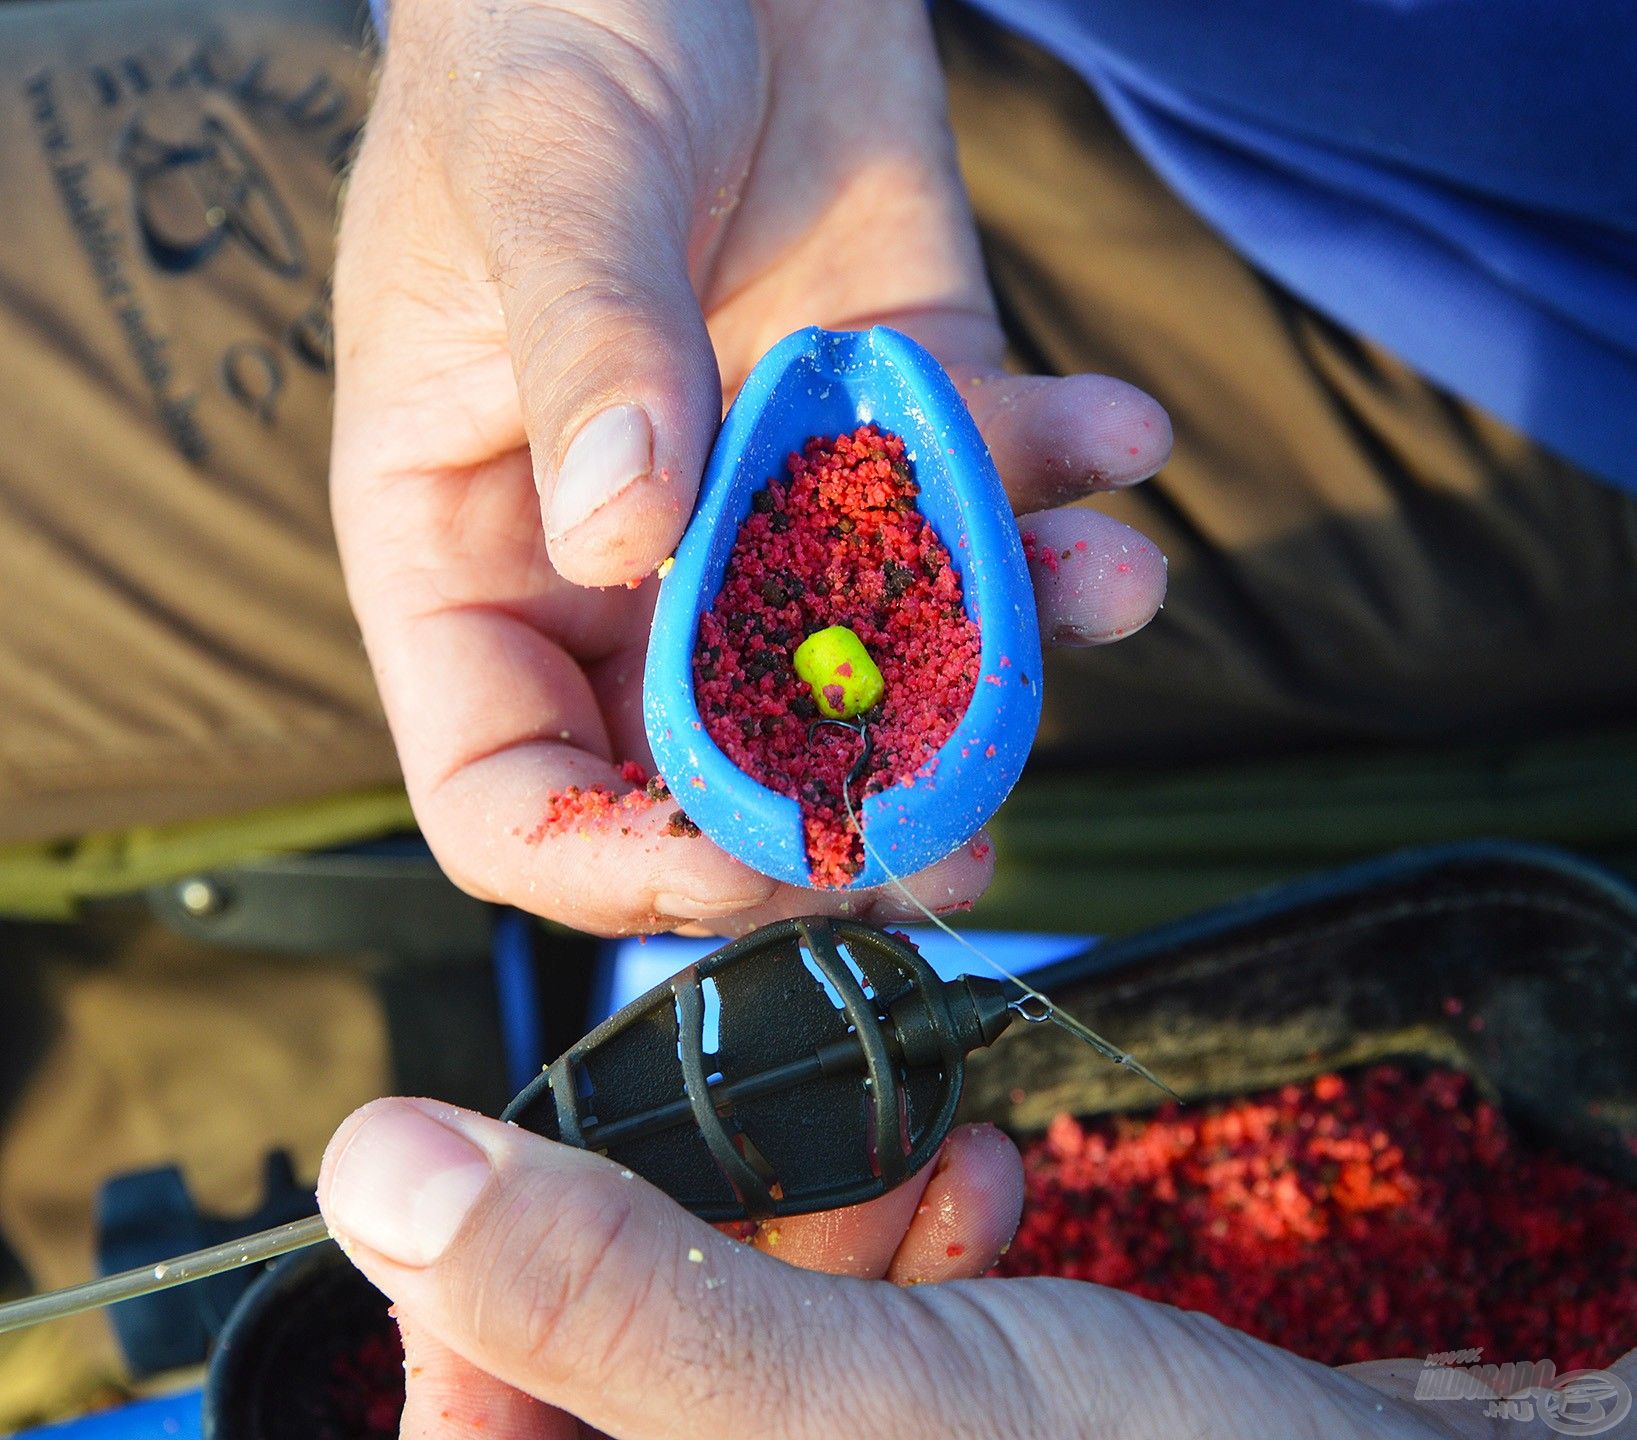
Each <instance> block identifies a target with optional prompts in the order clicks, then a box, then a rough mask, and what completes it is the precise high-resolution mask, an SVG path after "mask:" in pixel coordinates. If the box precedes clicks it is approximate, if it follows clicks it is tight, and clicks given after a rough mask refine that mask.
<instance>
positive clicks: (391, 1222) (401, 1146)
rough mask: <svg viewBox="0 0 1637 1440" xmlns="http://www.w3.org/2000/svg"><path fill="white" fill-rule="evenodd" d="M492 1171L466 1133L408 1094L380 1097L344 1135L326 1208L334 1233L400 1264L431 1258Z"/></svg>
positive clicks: (421, 1262)
mask: <svg viewBox="0 0 1637 1440" xmlns="http://www.w3.org/2000/svg"><path fill="white" fill-rule="evenodd" d="M491 1173H492V1171H491V1170H490V1167H489V1160H488V1157H487V1156H486V1155H485V1154H484V1153H483V1152H482V1151H481V1150H479V1149H478V1148H477V1146H476V1145H474V1144H472V1142H471V1141H470V1140H468V1139H467V1138H466V1137H465V1136H464V1135H460V1134H458V1133H456V1132H455V1131H454V1130H451V1129H450V1128H449V1127H448V1126H447V1125H442V1124H440V1123H439V1122H438V1121H436V1120H434V1119H433V1118H432V1117H431V1116H430V1115H428V1114H427V1113H426V1112H425V1111H424V1110H422V1109H420V1108H419V1107H418V1106H417V1105H415V1104H414V1103H413V1102H412V1101H408V1100H388V1101H383V1102H381V1103H379V1104H376V1105H374V1106H371V1107H370V1108H369V1109H368V1110H366V1111H365V1112H364V1113H363V1115H362V1116H360V1117H359V1119H358V1121H357V1122H356V1125H355V1128H354V1130H353V1132H352V1134H351V1135H349V1136H347V1137H346V1140H345V1143H344V1145H343V1148H342V1150H341V1153H340V1154H339V1155H338V1156H337V1157H336V1160H335V1163H334V1165H333V1166H332V1167H331V1168H330V1173H329V1177H328V1182H327V1184H326V1185H325V1186H324V1190H323V1196H322V1198H323V1201H324V1213H325V1215H326V1217H327V1218H328V1219H329V1222H330V1228H331V1229H333V1230H335V1231H337V1232H339V1234H338V1237H337V1238H340V1239H344V1240H348V1241H354V1242H356V1243H357V1244H360V1245H366V1246H368V1247H369V1248H370V1249H371V1250H375V1251H378V1252H379V1253H380V1254H382V1255H384V1256H386V1258H387V1259H389V1260H396V1261H397V1262H398V1263H399V1264H400V1265H416V1266H420V1265H430V1264H432V1262H433V1261H435V1260H436V1259H437V1258H438V1257H439V1256H440V1255H442V1254H443V1252H444V1251H445V1250H446V1249H448V1248H449V1242H450V1241H451V1240H453V1239H454V1238H455V1235H456V1233H457V1232H458V1231H459V1230H460V1227H461V1226H462V1225H463V1224H464V1223H465V1221H466V1216H467V1214H468V1213H469V1212H470V1211H471V1209H472V1206H473V1205H474V1204H475V1203H476V1202H477V1198H478V1196H479V1195H481V1194H482V1193H483V1189H484V1187H485V1186H486V1185H487V1184H488V1183H489V1176H490V1174H491Z"/></svg>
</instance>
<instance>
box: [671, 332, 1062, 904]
mask: <svg viewBox="0 0 1637 1440" xmlns="http://www.w3.org/2000/svg"><path fill="white" fill-rule="evenodd" d="M872 421H873V422H874V423H875V424H877V425H879V426H880V427H881V428H882V429H883V430H886V431H889V432H891V433H893V434H896V435H900V436H902V437H903V439H904V442H905V445H906V447H907V451H908V458H909V460H910V464H911V467H912V469H913V472H914V475H915V479H916V483H917V484H918V485H919V486H920V495H919V497H918V504H919V506H920V509H921V513H922V514H923V515H924V516H925V517H926V519H927V520H928V522H929V523H930V524H931V525H932V528H933V529H934V530H935V531H936V532H937V534H938V538H939V539H940V540H942V541H943V543H944V545H945V546H946V547H947V548H948V550H949V553H950V556H951V558H952V560H953V562H954V565H955V568H956V570H958V571H959V572H960V577H961V586H962V591H963V594H964V597H965V603H966V611H967V614H968V615H970V616H971V617H972V618H973V619H974V620H975V621H977V623H978V626H979V629H980V632H981V635H982V649H981V669H980V677H979V680H978V684H977V689H976V692H975V693H974V694H973V696H972V700H971V703H970V705H969V706H968V707H967V711H966V715H965V716H964V718H963V719H962V720H961V723H960V724H959V725H958V726H957V727H956V729H955V732H954V734H953V735H951V736H950V738H949V740H948V741H947V742H946V743H945V745H944V746H943V748H942V749H941V750H939V751H938V754H937V763H936V765H933V766H929V767H926V768H927V770H928V772H929V773H927V774H925V775H923V776H920V777H917V778H916V779H915V780H914V782H913V783H912V784H911V785H908V786H903V785H894V786H892V787H890V788H889V789H887V790H884V791H881V792H879V793H877V794H874V795H871V796H869V797H868V798H867V799H866V800H865V801H864V804H863V805H862V807H861V809H860V814H859V818H860V821H861V823H862V824H863V827H864V833H865V835H866V836H867V837H868V838H869V841H870V844H871V845H872V846H873V847H874V849H875V850H877V851H879V852H880V854H881V855H882V857H883V858H884V859H885V860H886V863H887V865H888V866H890V867H891V869H892V870H893V871H894V872H896V873H897V874H899V875H906V874H909V873H910V872H912V871H915V870H919V869H921V868H923V867H924V866H927V865H930V864H932V863H933V862H934V861H936V860H939V859H942V858H943V857H944V856H945V855H948V854H949V853H950V852H951V851H953V850H955V849H956V848H957V847H958V846H960V845H962V844H964V843H965V842H966V841H967V840H969V839H970V838H971V837H972V835H973V834H974V833H975V832H976V831H977V830H978V828H979V827H980V826H981V825H982V824H983V823H984V821H985V820H987V819H988V818H989V817H990V816H991V815H992V814H994V812H995V810H996V808H997V807H998V806H999V805H1000V802H1001V801H1002V800H1004V799H1005V798H1006V795H1007V792H1008V791H1010V790H1011V788H1012V786H1013V784H1015V783H1016V781H1017V777H1018V775H1019V773H1020V772H1021V771H1022V769H1023V762H1024V761H1025V760H1026V759H1027V758H1028V754H1029V748H1030V746H1031V745H1032V744H1033V743H1034V737H1035V731H1036V730H1037V729H1038V728H1039V725H1040V690H1041V679H1040V630H1039V623H1038V621H1037V619H1036V615H1035V602H1034V590H1033V587H1032V585H1031V584H1030V581H1029V574H1028V569H1027V566H1026V563H1025V561H1024V558H1023V547H1022V543H1021V541H1020V540H1019V538H1018V531H1017V524H1016V522H1015V521H1014V520H1013V518H1012V510H1011V505H1010V503H1009V502H1008V501H1007V498H1006V492H1005V490H1004V489H1003V488H1002V486H1001V483H1000V476H999V475H998V474H997V473H996V471H995V465H994V462H993V461H992V460H991V459H990V457H989V451H988V449H987V448H986V447H985V445H984V443H983V439H982V437H981V436H980V435H979V434H978V429H977V426H976V425H975V424H974V423H973V421H972V417H971V414H970V413H969V412H968V410H967V408H966V403H965V402H964V401H963V400H962V399H961V397H960V394H959V393H958V392H957V391H956V389H955V386H954V384H953V383H952V382H951V380H950V379H949V377H948V376H947V375H946V374H945V373H944V371H943V367H942V366H940V365H939V364H938V362H937V361H936V360H934V359H933V358H932V356H931V355H929V354H928V353H927V352H926V351H925V350H923V349H922V348H921V347H920V346H919V345H917V344H916V343H915V342H914V341H913V340H911V339H909V337H908V336H905V335H900V334H899V333H898V332H897V331H895V330H888V329H886V328H884V327H880V326H877V327H876V328H875V329H873V330H849V331H829V330H819V329H809V330H800V331H797V332H796V334H794V335H791V336H789V337H788V338H786V339H784V340H782V341H780V342H779V343H778V344H777V345H775V346H774V347H773V348H772V349H771V350H770V351H768V353H767V354H766V355H765V356H763V358H762V360H761V362H760V363H759V364H758V365H757V366H756V368H755V369H754V370H753V371H751V373H750V377H749V378H748V379H747V380H746V381H745V384H744V388H743V389H742V390H741V391H740V392H739V398H738V399H737V400H736V401H734V404H733V408H732V409H731V410H729V411H728V416H727V419H726V420H725V421H724V422H723V424H722V431H721V434H720V435H719V436H718V437H717V441H716V447H715V449H714V450H713V451H712V452H711V457H710V462H709V464H708V465H707V466H706V468H705V477H704V483H703V485H702V487H701V489H700V492H699V504H698V506H697V508H696V509H695V510H694V514H693V519H692V520H691V521H690V522H689V524H688V529H687V533H686V534H685V535H684V536H683V537H682V543H681V544H680V545H679V546H678V547H677V552H676V563H675V565H674V566H673V567H672V569H671V571H670V573H669V574H668V575H667V576H666V578H665V579H664V580H663V581H662V582H661V585H660V592H659V602H658V605H657V608H656V609H655V612H654V625H653V633H652V636H651V637H650V639H649V642H648V665H647V670H646V674H645V676H644V683H643V691H644V695H643V709H644V719H645V721H646V725H647V730H648V743H649V745H650V746H651V747H652V749H653V752H654V759H655V761H656V763H657V764H658V766H659V771H660V773H661V774H662V775H663V776H664V777H665V780H666V782H667V783H668V784H669V785H670V787H671V790H672V792H673V793H674V794H675V795H676V797H677V801H678V803H679V804H680V805H681V806H682V807H683V808H684V809H685V810H686V811H687V813H688V815H689V817H690V818H691V819H692V820H693V821H694V822H695V823H696V824H697V825H698V826H699V828H700V829H701V830H703V831H704V832H705V833H706V834H707V835H708V836H710V838H711V839H712V840H714V841H715V842H716V843H717V844H718V845H720V846H721V847H722V848H723V849H724V850H726V851H728V852H729V853H730V854H732V855H735V856H737V857H738V858H739V859H741V860H743V861H745V863H746V864H748V865H751V866H753V867H755V868H756V869H757V870H760V871H761V872H762V873H764V874H766V875H771V876H773V877H774V878H775V879H778V880H783V881H786V882H788V883H789V884H792V885H808V886H810V885H811V883H812V882H811V878H810V876H809V872H808V866H807V854H806V848H805V846H804V844H803V840H802V827H801V812H800V808H799V807H798V805H797V804H796V802H795V801H794V800H791V799H789V798H787V797H786V796H783V795H780V794H778V793H777V792H775V791H773V790H769V789H768V788H767V787H766V786H765V785H762V784H760V783H759V782H757V781H755V780H753V779H751V777H750V776H748V775H746V774H745V773H744V772H743V771H742V770H740V769H739V768H738V767H737V766H736V765H734V763H733V762H732V761H731V760H729V759H728V757H727V756H726V755H725V754H723V753H722V751H721V750H720V749H718V748H717V746H716V744H715V742H714V741H712V740H711V738H710V736H709V734H707V733H706V731H705V728H704V724H703V722H702V721H701V720H700V717H699V708H698V705H697V703H696V700H695V697H694V682H693V652H694V645H695V643H696V641H697V639H698V634H699V617H700V615H701V614H702V613H703V612H704V611H705V610H707V609H709V607H710V605H711V602H712V601H713V600H714V599H715V597H716V594H717V591H718V590H720V589H721V586H722V579H723V576H724V575H725V574H726V572H727V564H728V556H729V554H730V552H731V551H732V549H733V542H734V540H735V538H736V536H737V534H738V530H739V526H740V524H741V523H742V522H743V521H744V518H745V517H746V516H747V515H748V514H749V513H750V502H751V496H752V495H753V494H754V493H755V492H756V491H757V490H759V489H760V488H761V487H762V486H764V485H766V484H767V483H768V481H769V480H772V479H774V478H782V477H784V476H785V475H786V474H787V471H786V461H787V460H788V458H789V456H790V453H791V452H792V451H797V450H800V449H801V447H802V446H803V445H804V444H805V443H806V442H807V441H808V440H809V439H811V438H813V437H814V436H831V435H839V434H842V433H844V432H847V431H851V430H854V429H856V428H857V427H858V426H859V425H862V424H866V423H869V422H872ZM888 878H889V877H888V875H887V872H886V870H884V869H883V868H882V866H881V864H880V863H879V862H878V861H877V860H876V859H875V858H874V857H873V856H871V855H869V854H868V853H866V856H865V863H864V867H863V869H862V870H860V872H859V873H858V875H857V876H855V877H854V879H853V881H852V884H851V886H850V887H849V888H852V889H860V888H863V887H865V886H873V885H882V884H885V883H886V882H887V880H888Z"/></svg>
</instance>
